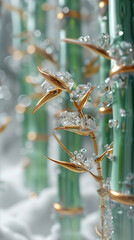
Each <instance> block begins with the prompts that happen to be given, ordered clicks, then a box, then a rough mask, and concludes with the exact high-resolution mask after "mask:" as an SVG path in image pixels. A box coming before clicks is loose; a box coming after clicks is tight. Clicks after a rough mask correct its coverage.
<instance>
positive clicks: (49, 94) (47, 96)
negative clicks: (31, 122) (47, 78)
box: [32, 89, 62, 113]
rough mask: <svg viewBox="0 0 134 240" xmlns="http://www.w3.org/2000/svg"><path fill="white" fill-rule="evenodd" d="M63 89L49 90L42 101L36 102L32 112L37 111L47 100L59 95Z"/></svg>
mask: <svg viewBox="0 0 134 240" xmlns="http://www.w3.org/2000/svg"><path fill="white" fill-rule="evenodd" d="M61 92H62V90H60V89H53V90H52V91H50V92H48V93H47V94H46V95H45V96H44V97H43V98H41V99H40V101H39V102H38V103H37V104H36V106H35V108H34V110H33V112H32V113H34V112H35V111H37V109H39V108H40V107H41V106H42V105H44V104H45V103H46V102H48V101H50V100H51V99H53V98H55V97H57V96H58V95H59V94H60V93H61Z"/></svg>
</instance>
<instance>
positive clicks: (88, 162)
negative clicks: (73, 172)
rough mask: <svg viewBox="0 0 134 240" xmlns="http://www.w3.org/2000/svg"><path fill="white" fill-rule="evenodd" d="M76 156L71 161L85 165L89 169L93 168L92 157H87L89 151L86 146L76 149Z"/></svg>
mask: <svg viewBox="0 0 134 240" xmlns="http://www.w3.org/2000/svg"><path fill="white" fill-rule="evenodd" d="M73 155H74V157H73V158H71V159H70V162H72V163H76V164H80V165H84V167H85V168H86V169H87V170H91V169H92V168H93V161H92V158H91V159H89V158H88V157H87V151H86V149H85V148H83V149H80V150H79V151H75V152H74V153H73Z"/></svg>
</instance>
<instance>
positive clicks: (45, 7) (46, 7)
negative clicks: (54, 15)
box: [41, 3, 57, 11]
mask: <svg viewBox="0 0 134 240" xmlns="http://www.w3.org/2000/svg"><path fill="white" fill-rule="evenodd" d="M41 8H42V10H44V11H50V10H56V9H57V5H51V4H49V3H43V4H42V6H41Z"/></svg>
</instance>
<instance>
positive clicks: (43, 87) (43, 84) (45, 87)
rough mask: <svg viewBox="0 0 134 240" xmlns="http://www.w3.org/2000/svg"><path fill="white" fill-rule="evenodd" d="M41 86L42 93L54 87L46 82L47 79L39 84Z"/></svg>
mask: <svg viewBox="0 0 134 240" xmlns="http://www.w3.org/2000/svg"><path fill="white" fill-rule="evenodd" d="M41 88H42V89H43V93H44V94H47V93H48V92H50V91H51V90H53V89H54V87H53V86H52V85H51V84H50V83H48V82H47V81H44V82H43V83H42V85H41Z"/></svg>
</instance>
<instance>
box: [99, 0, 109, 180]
mask: <svg viewBox="0 0 134 240" xmlns="http://www.w3.org/2000/svg"><path fill="white" fill-rule="evenodd" d="M99 12H100V14H99V22H100V34H109V19H108V1H107V0H106V1H103V0H100V2H99ZM109 70H110V61H109V60H107V59H106V58H104V57H100V72H99V73H100V84H104V83H105V80H106V78H108V76H109ZM103 109H104V111H102V110H103ZM110 109H111V108H110V107H103V108H100V111H99V113H100V122H99V127H100V136H101V138H100V142H101V152H104V150H105V149H104V146H105V145H106V144H110V143H111V142H112V130H111V129H110V128H109V126H108V122H109V119H111V118H112V109H111V111H109V110H110ZM106 110H108V111H106ZM107 112H109V113H107ZM111 164H112V163H111V162H110V161H109V160H108V159H107V157H106V156H105V157H104V159H103V161H102V176H103V178H104V182H106V179H107V177H110V176H111Z"/></svg>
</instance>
